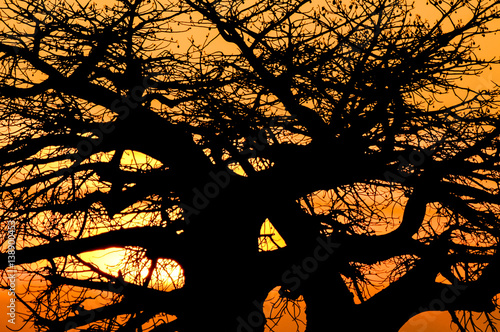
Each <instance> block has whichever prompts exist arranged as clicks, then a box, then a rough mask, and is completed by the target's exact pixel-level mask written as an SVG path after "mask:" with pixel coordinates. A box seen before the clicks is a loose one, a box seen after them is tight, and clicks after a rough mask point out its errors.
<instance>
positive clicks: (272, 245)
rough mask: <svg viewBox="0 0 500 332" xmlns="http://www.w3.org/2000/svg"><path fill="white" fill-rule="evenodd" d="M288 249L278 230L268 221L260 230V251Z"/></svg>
mask: <svg viewBox="0 0 500 332" xmlns="http://www.w3.org/2000/svg"><path fill="white" fill-rule="evenodd" d="M283 247H286V242H285V240H284V239H283V238H282V237H281V235H280V233H278V230H277V229H276V228H275V227H274V226H273V224H271V221H269V219H266V221H264V223H263V224H262V227H261V228H260V236H259V251H273V250H278V249H280V248H283Z"/></svg>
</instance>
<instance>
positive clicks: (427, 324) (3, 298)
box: [0, 0, 500, 332]
mask: <svg viewBox="0 0 500 332" xmlns="http://www.w3.org/2000/svg"><path fill="white" fill-rule="evenodd" d="M113 2H114V1H113V0H106V1H99V3H100V4H102V5H104V4H112V3H113ZM425 2H426V1H423V0H422V1H418V2H417V3H418V8H417V9H418V12H419V13H420V14H421V15H422V16H423V17H424V18H428V19H429V21H431V22H432V20H433V19H434V17H435V14H436V12H435V11H431V10H429V8H430V6H426V5H425V4H424V3H425ZM186 41H187V39H186ZM477 42H478V43H480V44H481V46H482V50H481V55H482V56H484V57H492V56H498V55H499V54H498V46H497V45H498V44H499V43H498V36H493V35H491V36H488V37H485V38H483V39H481V40H478V41H477ZM179 43H180V45H183V40H179ZM186 44H187V43H186ZM222 45H223V44H221V43H218V44H216V47H217V48H220V47H221V46H222ZM214 47H215V46H214ZM225 47H230V46H227V45H226V46H225ZM499 75H500V69H499V68H498V66H497V67H494V68H493V70H492V71H487V72H485V73H484V74H483V75H482V76H481V77H472V78H469V79H468V80H469V81H468V82H470V83H469V84H470V86H471V87H473V88H475V89H483V88H489V87H492V83H491V81H498V77H499ZM129 158H132V156H130V155H129ZM138 158H139V160H140V158H141V157H138ZM144 158H145V157H144ZM131 160H132V159H130V160H128V162H130V161H131ZM139 223H140V222H139ZM266 227H267V228H265V229H263V230H262V232H263V233H268V232H270V231H271V232H272V231H274V230H272V229H271V228H270V225H267V226H266ZM274 239H275V241H276V242H277V243H278V244H282V245H283V246H284V245H285V243H284V242H283V241H282V240H280V238H279V237H278V236H277V235H276V237H275V238H274ZM256 241H257V239H256ZM266 245H268V246H269V248H268V249H270V250H273V249H276V248H274V247H273V245H272V244H271V243H269V242H267V243H266ZM263 248H264V247H263ZM120 255H121V254H120V253H117V254H114V256H113V254H111V255H110V256H109V257H107V258H98V257H100V256H99V254H98V253H95V256H94V257H91V256H89V255H87V257H88V258H89V259H92V260H93V261H94V262H95V263H96V264H99V265H100V266H102V267H103V268H104V266H105V265H106V264H108V265H110V264H111V263H112V262H116V263H118V262H119V259H120V257H122V256H120ZM111 271H113V269H111ZM114 271H116V269H115V270H114ZM159 278H160V277H159ZM18 287H24V285H23V283H19V284H18ZM9 298H10V297H9V296H8V294H7V292H6V291H0V308H1V309H0V312H2V313H3V312H4V310H5V308H6V306H7V304H8V301H9ZM276 298H277V293H276V290H273V291H272V292H270V294H269V297H268V299H269V300H270V301H269V302H267V303H266V305H265V310H266V312H269V311H270V308H271V302H272V301H271V299H274V300H276ZM17 305H18V308H20V306H21V304H20V302H19V301H18V302H17ZM302 309H303V307H302ZM301 317H304V314H302V316H301ZM18 318H19V317H18ZM388 319H390V313H388ZM17 321H18V322H19V319H18V320H17ZM6 324H7V315H5V314H2V315H0V327H2V328H3V327H4V326H6ZM20 327H21V325H20V324H16V326H15V328H16V329H18V328H20ZM299 327H300V329H301V331H304V328H305V326H303V325H299ZM292 328H293V329H292ZM294 330H295V324H294V323H293V322H292V320H291V318H289V317H288V318H285V319H284V320H283V321H282V322H281V323H280V324H279V325H278V326H277V327H276V328H275V329H274V331H275V332H289V331H294ZM21 331H22V332H31V331H34V329H32V328H31V327H29V326H26V327H25V328H23V329H22V330H21ZM400 331H401V332H417V331H418V332H431V331H440V332H446V331H454V330H452V329H450V315H449V314H448V313H442V312H428V313H423V314H421V315H418V316H416V317H414V318H413V319H412V320H410V321H408V322H407V323H406V324H405V325H404V326H403V327H402V328H401V330H400Z"/></svg>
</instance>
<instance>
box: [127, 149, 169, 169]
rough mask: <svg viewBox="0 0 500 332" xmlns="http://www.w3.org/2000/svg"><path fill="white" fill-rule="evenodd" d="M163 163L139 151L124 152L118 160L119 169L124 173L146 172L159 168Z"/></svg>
mask: <svg viewBox="0 0 500 332" xmlns="http://www.w3.org/2000/svg"><path fill="white" fill-rule="evenodd" d="M162 166H163V163H162V162H161V161H159V160H157V159H155V158H153V157H151V156H148V155H147V154H144V153H142V152H139V151H133V150H125V151H124V152H123V154H122V158H121V159H120V169H121V170H126V171H137V172H140V171H147V170H151V169H156V168H160V167H162Z"/></svg>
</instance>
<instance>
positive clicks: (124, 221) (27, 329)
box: [0, 0, 500, 332]
mask: <svg viewBox="0 0 500 332" xmlns="http://www.w3.org/2000/svg"><path fill="white" fill-rule="evenodd" d="M74 1H75V0H74ZM318 1H319V0H318ZM425 2H426V1H417V8H416V9H415V14H419V15H421V16H422V17H423V18H424V19H427V20H429V21H430V22H433V20H435V18H436V17H437V16H436V15H437V13H436V12H435V11H433V10H430V6H428V5H425ZM113 3H114V1H112V0H106V1H99V5H102V6H104V5H112V4H113ZM313 4H314V2H313ZM466 18H467V17H466V16H464V17H463V19H464V20H465V19H466ZM499 26H500V25H499ZM192 33H193V32H192V31H191V32H189V33H186V34H185V35H178V36H177V38H178V43H179V45H180V47H179V48H180V49H182V48H187V47H188V45H189V43H188V38H190V37H191V36H193V35H192ZM202 33H203V34H205V32H202ZM211 33H215V32H214V31H212V32H211ZM194 38H199V39H204V38H205V35H203V36H196V35H194ZM499 42H500V36H499V35H488V36H486V37H483V38H482V39H479V40H477V43H478V44H480V45H481V51H480V53H479V55H480V56H482V57H484V58H493V57H496V58H498V57H500V54H499V51H498V45H499ZM212 47H213V48H214V49H219V50H221V51H225V50H227V53H230V52H234V51H235V49H234V46H232V45H228V44H227V43H225V42H224V41H222V40H220V38H219V39H217V40H216V41H215V42H214V43H213V44H212ZM499 76H500V66H498V65H496V66H493V67H492V69H491V70H487V71H485V72H484V73H483V74H482V75H481V76H479V77H470V78H467V84H469V86H470V87H471V88H473V89H475V90H481V89H488V88H492V87H493V86H494V83H493V82H498V80H499ZM449 98H450V100H452V99H453V98H454V97H453V96H451V95H450V96H449ZM446 102H447V101H446V100H443V103H446ZM101 157H102V158H106V159H107V160H110V159H111V157H112V156H109V155H108V156H106V155H103V156H101ZM120 165H121V167H128V168H135V169H141V168H143V167H150V168H158V167H161V166H163V165H162V164H161V162H159V161H158V160H156V159H154V158H152V157H151V156H147V155H145V154H143V153H139V152H137V151H133V150H127V151H126V153H125V154H124V156H123V157H122V160H121V162H120ZM238 172H240V174H241V175H243V173H244V172H243V171H242V170H241V169H239V170H238ZM316 200H317V199H316ZM316 203H317V204H318V205H317V206H320V205H321V202H319V201H318V200H317V201H316ZM372 203H373V204H376V202H372ZM325 204H326V203H325ZM304 206H306V205H305V204H304ZM318 209H319V210H320V209H321V208H318ZM428 211H430V210H428ZM393 212H394V211H393ZM399 212H400V213H402V211H399ZM172 213H175V211H173V212H172ZM397 214H398V212H396V215H397ZM155 218H156V219H158V216H154V215H152V214H147V213H143V214H140V215H138V214H132V213H131V214H127V211H126V210H125V211H122V213H121V214H117V215H115V216H114V220H112V221H110V222H115V223H116V224H120V225H123V226H124V228H126V227H134V226H141V225H144V224H145V223H146V220H147V222H149V223H151V220H152V219H155ZM156 221H157V222H158V223H159V222H161V221H160V220H156ZM104 231H105V230H103V232H104ZM381 232H382V230H381ZM261 235H262V236H261V237H260V238H259V239H256V245H258V246H259V249H260V250H261V251H272V250H279V249H280V248H283V247H285V246H286V238H285V239H283V238H282V237H281V235H280V234H279V230H277V229H276V228H274V226H273V225H272V222H270V221H269V220H266V221H265V222H264V223H263V225H262V229H261ZM267 235H269V236H267ZM3 250H4V248H2V251H3ZM128 255H129V256H128ZM132 255H133V249H129V250H126V249H123V248H109V249H106V250H100V251H94V252H87V253H84V254H82V255H80V258H81V259H82V260H85V261H87V262H92V263H93V264H95V265H97V266H98V267H99V268H100V269H101V270H103V271H106V272H107V273H109V274H111V275H114V276H117V275H118V273H119V272H118V271H122V272H123V273H124V276H123V277H124V279H125V280H126V281H128V282H132V283H134V282H136V283H137V280H143V279H145V278H146V277H147V273H148V269H147V268H148V267H149V266H150V264H151V261H150V260H149V259H148V258H145V257H142V258H141V257H139V258H137V259H142V260H141V261H140V262H141V264H142V269H141V270H135V271H130V270H127V265H126V263H125V262H124V261H125V260H126V259H127V258H129V257H132ZM134 257H135V256H134ZM40 264H43V262H40ZM122 272H120V273H122ZM80 277H81V278H83V277H84V275H83V274H82V275H80ZM19 279H23V277H22V276H21V277H20V278H19ZM182 285H183V273H182V269H181V268H180V267H179V265H178V264H177V263H176V262H174V261H171V260H160V261H159V262H158V266H157V268H156V270H155V272H154V273H153V275H152V277H151V284H150V287H152V288H155V289H160V290H164V291H170V290H172V289H175V288H176V287H177V288H180V287H182ZM16 287H17V288H18V289H24V288H25V287H26V283H24V282H22V281H19V282H18V284H17V286H16ZM372 291H373V292H376V291H377V290H375V289H373V290H372ZM27 297H29V295H27ZM9 299H10V297H9V296H8V294H7V292H6V291H3V290H2V291H0V308H2V309H1V310H0V312H4V311H5V308H6V306H7V304H8V301H9ZM16 303H17V309H18V310H20V311H23V307H22V305H21V303H20V301H17V302H16ZM228 305H230V303H229V304H228ZM264 309H265V313H266V314H267V315H269V316H272V317H279V316H281V314H283V318H282V319H281V320H280V321H279V322H278V320H277V319H274V320H273V319H270V320H269V321H268V325H269V326H272V327H273V329H272V331H274V332H289V331H295V329H296V328H297V327H298V328H299V330H300V331H301V332H303V331H304V330H305V325H304V324H303V323H302V322H299V321H297V322H296V321H293V319H292V315H290V314H289V313H288V312H291V313H293V314H294V315H296V314H298V313H299V312H300V314H298V317H299V318H300V319H302V320H303V321H306V319H307V318H306V316H305V313H304V309H305V304H304V302H303V301H301V297H299V299H298V302H297V303H293V302H289V303H285V302H283V301H281V300H280V299H279V294H278V289H276V288H275V289H273V290H270V293H269V296H268V299H267V302H266V303H265V306H264ZM390 314H391V313H390V312H388V313H387V319H390ZM170 319H173V318H172V317H170ZM20 323H21V320H20V317H19V316H18V317H17V324H16V326H15V328H16V329H20V331H21V332H33V331H34V329H33V328H32V327H31V326H29V323H28V325H26V326H24V327H22V326H21V324H20ZM275 323H277V325H276V326H274V324H275ZM450 324H451V316H450V315H449V314H448V313H447V312H425V313H422V314H419V315H418V316H415V317H413V318H412V319H411V320H409V321H408V322H407V323H406V324H405V325H404V326H403V327H402V328H401V330H400V332H432V331H436V332H437V331H439V332H446V331H454V329H452V328H451V327H450ZM5 326H7V315H5V314H2V315H0V327H2V328H3V327H5ZM11 327H12V326H11ZM455 327H456V326H455ZM455 327H454V328H455ZM266 331H271V330H270V329H267V330H266Z"/></svg>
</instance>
